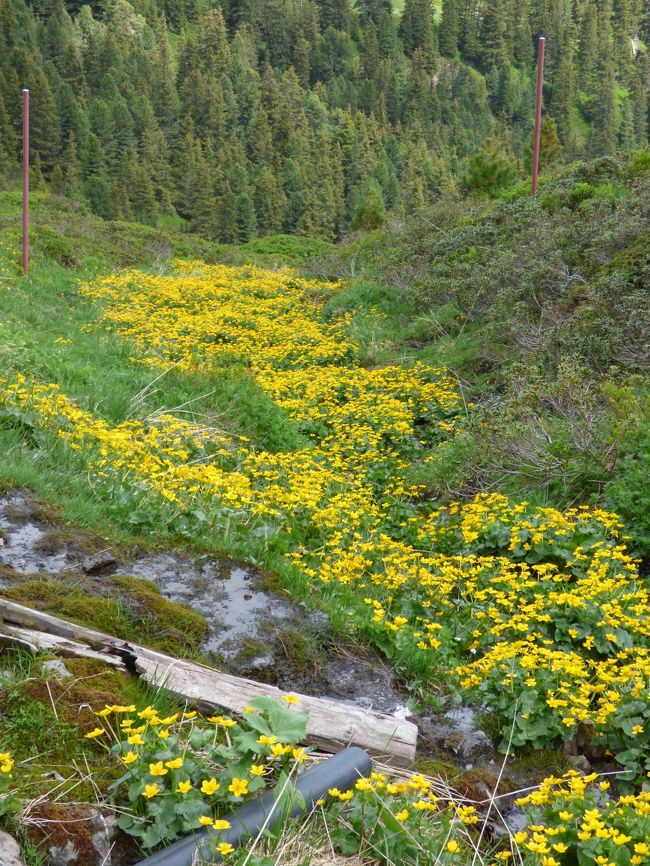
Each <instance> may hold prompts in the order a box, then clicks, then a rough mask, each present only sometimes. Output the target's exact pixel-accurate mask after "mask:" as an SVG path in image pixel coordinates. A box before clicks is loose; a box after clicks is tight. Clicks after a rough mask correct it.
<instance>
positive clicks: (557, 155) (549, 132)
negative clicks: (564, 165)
mask: <svg viewBox="0 0 650 866" xmlns="http://www.w3.org/2000/svg"><path fill="white" fill-rule="evenodd" d="M531 138H532V137H531ZM525 156H526V160H525V162H526V171H527V172H528V173H530V171H531V168H532V165H533V144H532V140H531V142H530V143H529V144H528V146H527V148H526V154H525ZM562 159H563V153H562V145H561V144H560V138H559V136H558V131H557V126H556V123H555V121H554V120H553V118H552V117H545V118H544V120H543V121H542V129H541V133H540V138H539V170H540V171H542V172H543V171H548V170H549V169H552V168H555V167H556V166H558V165H560V164H561V162H562Z"/></svg>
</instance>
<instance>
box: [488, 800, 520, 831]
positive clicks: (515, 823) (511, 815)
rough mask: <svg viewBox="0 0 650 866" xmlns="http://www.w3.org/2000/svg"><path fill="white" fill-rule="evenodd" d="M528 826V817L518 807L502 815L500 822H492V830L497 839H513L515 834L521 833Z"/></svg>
mask: <svg viewBox="0 0 650 866" xmlns="http://www.w3.org/2000/svg"><path fill="white" fill-rule="evenodd" d="M527 826H528V815H526V813H525V812H524V810H523V809H520V808H519V807H518V806H517V807H516V808H514V809H510V811H508V812H505V813H504V814H502V815H501V820H500V821H492V822H491V823H490V830H491V833H492V836H494V838H495V839H503V838H504V837H505V836H508V837H511V836H513V835H514V834H515V833H521V832H522V831H523V830H525V829H526V827H527Z"/></svg>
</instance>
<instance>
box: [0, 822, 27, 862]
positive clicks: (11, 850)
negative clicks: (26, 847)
mask: <svg viewBox="0 0 650 866" xmlns="http://www.w3.org/2000/svg"><path fill="white" fill-rule="evenodd" d="M0 866H25V864H24V862H23V861H22V859H21V857H20V845H19V844H18V842H16V840H15V839H14V837H13V836H10V835H9V833H5V832H4V830H0Z"/></svg>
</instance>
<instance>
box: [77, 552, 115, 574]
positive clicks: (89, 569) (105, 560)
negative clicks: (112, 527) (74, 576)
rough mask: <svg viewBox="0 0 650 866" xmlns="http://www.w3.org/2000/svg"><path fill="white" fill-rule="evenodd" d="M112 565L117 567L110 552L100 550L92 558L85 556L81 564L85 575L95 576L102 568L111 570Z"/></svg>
mask: <svg viewBox="0 0 650 866" xmlns="http://www.w3.org/2000/svg"><path fill="white" fill-rule="evenodd" d="M114 565H117V559H116V558H115V556H114V555H113V553H112V551H110V550H102V551H100V552H99V553H95V554H94V555H93V556H86V557H84V559H83V560H82V563H81V567H82V569H83V570H84V571H85V572H86V574H95V573H96V572H98V571H101V570H102V569H103V568H112V567H113V566H114Z"/></svg>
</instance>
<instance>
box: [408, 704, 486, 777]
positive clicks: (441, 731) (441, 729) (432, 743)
mask: <svg viewBox="0 0 650 866" xmlns="http://www.w3.org/2000/svg"><path fill="white" fill-rule="evenodd" d="M461 709H463V710H464V709H466V708H461ZM461 709H459V710H452V711H450V712H448V713H445V715H444V716H443V717H442V718H432V717H426V716H425V717H423V718H420V719H417V725H418V729H419V732H420V748H424V749H426V748H429V749H431V750H436V749H444V750H445V751H447V752H453V754H454V755H456V756H457V757H459V758H460V759H462V760H463V761H464V762H471V763H472V764H476V762H477V761H478V760H482V759H489V758H491V757H492V756H493V755H494V746H493V744H492V741H491V740H490V738H489V737H488V735H487V734H486V733H485V731H481V730H480V729H479V728H474V727H473V724H472V723H473V721H474V716H473V713H472V712H471V710H470V711H469V712H461Z"/></svg>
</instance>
